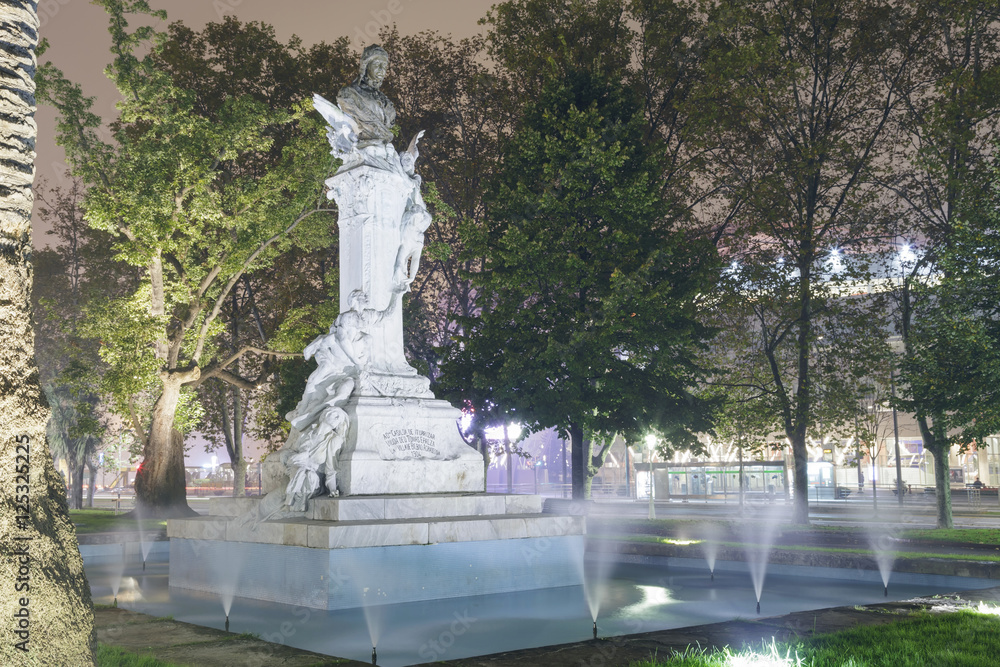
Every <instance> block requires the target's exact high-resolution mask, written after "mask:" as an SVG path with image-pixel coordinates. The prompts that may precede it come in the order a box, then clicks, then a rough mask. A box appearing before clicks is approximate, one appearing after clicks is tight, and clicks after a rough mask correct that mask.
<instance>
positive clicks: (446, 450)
mask: <svg viewBox="0 0 1000 667" xmlns="http://www.w3.org/2000/svg"><path fill="white" fill-rule="evenodd" d="M345 409H346V410H347V413H348V415H350V417H351V430H350V432H349V433H348V436H347V443H346V444H345V445H344V449H343V450H342V451H341V455H340V459H339V463H338V475H337V488H338V489H339V490H340V492H341V493H342V494H344V495H348V496H353V495H371V494H380V493H401V494H402V493H463V492H464V493H469V492H472V493H475V492H482V491H485V490H486V488H485V477H484V475H485V471H484V470H483V457H482V455H481V454H480V453H479V452H477V451H476V450H474V449H473V448H471V447H469V446H468V445H466V444H465V441H464V440H463V439H462V436H461V435H460V434H459V432H458V425H457V421H458V419H459V417H460V416H461V413H460V411H459V410H457V409H455V408H453V407H451V405H450V404H448V403H447V402H446V401H428V400H416V399H400V398H374V397H367V396H360V397H356V398H352V399H351V400H350V401H348V403H347V406H346V407H345Z"/></svg>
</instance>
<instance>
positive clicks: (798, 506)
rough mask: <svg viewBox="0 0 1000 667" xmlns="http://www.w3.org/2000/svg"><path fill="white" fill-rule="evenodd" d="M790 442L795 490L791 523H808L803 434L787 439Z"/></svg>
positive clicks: (805, 456)
mask: <svg viewBox="0 0 1000 667" xmlns="http://www.w3.org/2000/svg"><path fill="white" fill-rule="evenodd" d="M789 440H791V442H792V465H793V466H795V470H794V471H793V473H792V485H793V488H794V489H795V505H794V506H793V508H792V523H798V524H807V523H809V451H808V450H807V449H806V437H805V434H804V433H803V434H801V435H799V434H796V437H795V438H789Z"/></svg>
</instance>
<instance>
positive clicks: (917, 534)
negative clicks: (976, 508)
mask: <svg viewBox="0 0 1000 667" xmlns="http://www.w3.org/2000/svg"><path fill="white" fill-rule="evenodd" d="M902 536H903V537H904V538H906V539H908V540H928V541H933V542H961V543H963V544H987V545H990V546H1000V530H996V529H994V528H933V529H929V530H916V529H914V530H904V531H903V535H902Z"/></svg>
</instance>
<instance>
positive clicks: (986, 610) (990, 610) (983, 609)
mask: <svg viewBox="0 0 1000 667" xmlns="http://www.w3.org/2000/svg"><path fill="white" fill-rule="evenodd" d="M976 611H977V612H979V613H980V614H988V615H990V616H1000V607H994V606H993V605H989V604H986V603H985V602H980V603H979V606H978V607H976Z"/></svg>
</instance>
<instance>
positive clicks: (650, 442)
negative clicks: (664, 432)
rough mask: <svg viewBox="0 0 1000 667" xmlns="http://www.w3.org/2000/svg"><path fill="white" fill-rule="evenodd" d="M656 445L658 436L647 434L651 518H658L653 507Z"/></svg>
mask: <svg viewBox="0 0 1000 667" xmlns="http://www.w3.org/2000/svg"><path fill="white" fill-rule="evenodd" d="M655 446H656V436H655V435H653V434H652V433H650V434H649V435H647V436H646V462H647V463H648V464H649V518H650V519H655V518H656V508H655V507H653V448H654V447H655Z"/></svg>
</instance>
